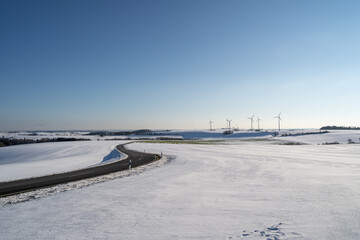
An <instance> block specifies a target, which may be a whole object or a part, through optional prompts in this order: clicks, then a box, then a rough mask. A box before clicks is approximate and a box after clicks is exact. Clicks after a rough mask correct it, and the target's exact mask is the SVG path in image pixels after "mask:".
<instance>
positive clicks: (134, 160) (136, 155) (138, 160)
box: [0, 144, 160, 197]
mask: <svg viewBox="0 0 360 240" xmlns="http://www.w3.org/2000/svg"><path fill="white" fill-rule="evenodd" d="M124 145H126V144H122V145H118V146H116V148H117V149H118V150H119V151H120V152H123V153H125V154H126V155H128V158H126V159H124V160H121V161H118V162H114V163H109V164H105V165H100V166H96V167H89V168H84V169H80V170H76V171H72V172H65V173H58V174H53V175H47V176H42V177H34V178H28V179H20V180H15V181H11V182H3V183H0V197H4V196H9V195H14V194H17V193H20V192H27V191H31V190H35V189H38V188H44V187H49V186H54V185H57V184H62V183H68V182H73V181H78V180H82V179H86V178H92V177H97V176H100V175H105V174H109V173H113V172H118V171H123V170H127V169H129V162H130V160H131V165H132V167H133V168H134V167H138V166H141V165H144V164H147V163H150V162H153V161H156V160H158V159H160V156H159V155H156V154H149V153H143V152H136V151H131V150H128V149H126V148H125V147H124Z"/></svg>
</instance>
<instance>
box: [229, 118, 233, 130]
mask: <svg viewBox="0 0 360 240" xmlns="http://www.w3.org/2000/svg"><path fill="white" fill-rule="evenodd" d="M231 121H232V119H231V120H229V131H231Z"/></svg>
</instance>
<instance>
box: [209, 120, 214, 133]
mask: <svg viewBox="0 0 360 240" xmlns="http://www.w3.org/2000/svg"><path fill="white" fill-rule="evenodd" d="M212 123H213V121H211V119H210V121H209V125H210V131H212V130H213V129H212Z"/></svg>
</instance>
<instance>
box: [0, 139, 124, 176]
mask: <svg viewBox="0 0 360 240" xmlns="http://www.w3.org/2000/svg"><path fill="white" fill-rule="evenodd" d="M125 142H126V141H84V142H83V141H76V142H54V143H36V144H24V145H15V146H10V147H3V148H0V181H9V180H14V179H21V178H29V177H36V176H42V175H48V174H53V173H60V172H66V171H71V170H75V169H80V168H85V167H88V166H91V165H95V164H98V163H101V162H102V161H104V163H106V162H109V161H111V160H112V158H114V157H115V158H120V157H122V156H123V154H119V155H117V154H115V153H114V152H113V150H114V148H115V147H116V146H117V145H118V144H121V143H125Z"/></svg>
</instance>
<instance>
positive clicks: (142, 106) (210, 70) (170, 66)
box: [0, 0, 360, 131]
mask: <svg viewBox="0 0 360 240" xmlns="http://www.w3.org/2000/svg"><path fill="white" fill-rule="evenodd" d="M359 13H360V1H357V0H354V1H346V0H345V1H344V0H339V1H331V0H324V1H316V0H311V1H306V0H299V1H296V0H292V1H289V0H284V1H276V0H274V1H269V0H263V1H257V0H249V1H245V0H241V1H240V0H235V1H230V0H227V1H223V0H219V1H211V0H204V1H200V0H184V1H175V0H166V1H147V0H144V1H133V0H132V1H120V0H118V1H109V0H103V1H101V0H97V1H91V0H83V1H79V0H59V1H49V0H44V1H32V0H25V1H19V0H1V1H0V86H1V101H0V130H3V131H4V130H42V129H47V130H61V129H80V130H81V129H135V128H151V129H159V128H161V129H162V128H189V129H194V128H207V127H208V121H209V118H211V119H212V120H213V121H214V127H216V128H220V127H225V126H226V121H225V119H226V118H229V119H233V123H232V125H233V126H236V127H240V128H249V127H250V122H249V120H248V119H246V118H247V117H250V116H252V115H253V114H255V115H258V116H259V117H260V118H261V119H263V121H262V127H264V128H276V127H277V122H276V121H277V120H276V119H274V118H273V117H274V116H276V115H277V114H278V113H279V112H282V118H283V127H284V128H309V127H311V128H317V127H321V126H323V125H346V126H360V108H359V103H360V14H359Z"/></svg>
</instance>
